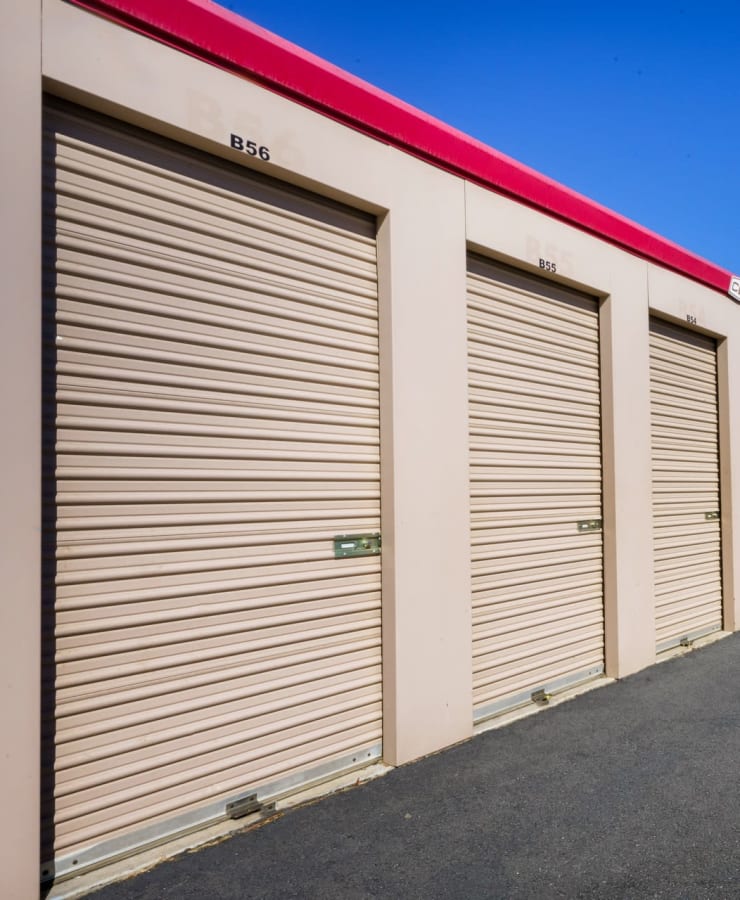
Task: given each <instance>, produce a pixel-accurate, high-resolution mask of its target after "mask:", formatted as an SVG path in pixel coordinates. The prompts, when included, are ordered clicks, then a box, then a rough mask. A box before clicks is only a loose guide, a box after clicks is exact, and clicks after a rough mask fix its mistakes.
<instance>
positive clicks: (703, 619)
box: [650, 319, 722, 650]
mask: <svg viewBox="0 0 740 900" xmlns="http://www.w3.org/2000/svg"><path fill="white" fill-rule="evenodd" d="M650 399H651V423H652V424H651V438H652V461H653V535H654V544H653V546H654V559H655V563H654V570H655V576H654V578H655V625H656V639H657V648H658V650H665V649H667V648H669V647H672V646H675V645H676V644H679V643H680V642H681V641H682V640H691V639H693V638H695V637H699V636H700V635H703V634H707V633H709V632H711V631H717V630H718V629H720V628H721V627H722V571H721V555H720V507H719V423H718V415H717V349H716V344H715V342H714V340H713V339H712V338H709V337H705V336H704V335H702V334H697V333H695V332H691V331H688V330H687V329H685V328H680V327H677V326H675V325H672V324H669V323H668V322H663V321H661V320H659V319H653V320H651V322H650Z"/></svg>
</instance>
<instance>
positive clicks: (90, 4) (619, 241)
mask: <svg viewBox="0 0 740 900" xmlns="http://www.w3.org/2000/svg"><path fill="white" fill-rule="evenodd" d="M69 2H71V3H74V4H75V5H77V6H81V7H84V8H85V9H88V10H90V11H91V12H95V13H98V14H99V15H103V16H105V17H106V18H109V19H112V20H113V21H115V22H118V23H120V24H121V25H124V26H126V27H128V28H131V29H134V30H136V31H138V32H140V33H142V34H144V35H147V36H148V37H151V38H153V39H155V40H158V41H160V42H162V43H166V44H168V45H169V46H171V47H174V48H176V49H178V50H182V51H184V52H186V53H188V54H190V55H192V56H196V57H197V58H199V59H201V60H204V61H206V62H208V63H210V64H212V65H217V66H219V67H220V68H224V69H228V70H229V71H232V72H235V73H237V74H239V75H241V76H244V77H247V78H249V79H251V80H254V81H257V82H259V83H261V84H263V85H265V86H266V87H269V88H270V89H271V90H274V91H276V92H277V93H280V94H283V95H284V96H288V97H290V98H291V99H293V100H296V101H297V102H299V103H301V104H303V105H305V106H308V107H310V108H311V109H315V110H317V111H319V112H321V113H323V114H324V115H327V116H330V117H331V118H333V119H335V120H337V121H339V122H342V123H344V124H346V125H349V126H351V127H352V128H355V129H357V130H360V131H362V132H364V133H366V134H369V135H371V136H373V137H376V138H378V139H380V140H383V141H385V142H386V143H389V144H393V145H394V146H396V147H399V148H401V149H403V150H405V151H406V152H408V153H411V154H413V155H414V156H417V157H419V158H420V159H423V160H425V161H428V162H431V163H433V164H434V165H436V166H438V167H440V168H442V169H445V170H447V171H448V172H452V173H453V174H455V175H459V176H460V177H462V178H465V179H467V180H469V181H473V182H475V183H477V184H480V185H482V186H484V187H487V188H492V189H493V190H495V191H497V192H499V193H502V194H505V195H507V196H509V197H512V198H514V199H516V200H519V201H522V202H524V203H526V204H527V205H529V206H531V207H533V208H535V209H539V210H543V211H545V212H547V213H548V214H549V215H551V216H555V217H556V218H558V219H561V220H563V221H565V222H568V223H570V224H572V225H576V226H577V227H578V228H581V229H582V230H584V231H587V232H589V233H591V234H594V235H596V236H598V237H600V238H602V239H604V240H607V241H609V242H611V243H613V244H616V245H618V246H620V247H623V248H625V249H627V250H629V251H631V252H633V253H635V254H637V255H638V256H641V257H644V258H645V259H649V260H653V261H655V262H658V263H660V264H661V265H664V266H666V267H668V268H670V269H673V270H675V271H677V272H681V273H682V274H684V275H687V276H689V277H690V278H693V279H694V280H696V281H699V282H701V283H703V284H706V285H709V286H710V287H713V288H716V289H717V290H720V291H722V292H723V293H726V292H727V291H728V290H729V286H730V280H731V277H732V276H731V273H730V272H729V271H728V270H726V269H723V268H722V267H720V266H717V265H715V264H713V263H711V262H709V261H708V260H705V259H703V258H702V257H700V256H697V255H695V254H693V253H691V252H689V251H688V250H684V249H683V248H682V247H680V246H679V245H678V244H674V243H673V242H672V241H669V240H667V239H666V238H663V237H661V236H660V235H658V234H656V233H655V232H652V231H649V230H648V229H646V228H643V227H642V226H640V225H638V224H636V223H635V222H632V221H631V220H630V219H627V218H625V217H624V216H620V215H619V214H618V213H615V212H613V211H612V210H610V209H607V208H606V207H605V206H601V205H600V204H598V203H595V202H594V201H593V200H589V199H588V198H587V197H584V196H583V195H582V194H578V193H576V192H575V191H572V190H570V189H569V188H566V187H564V186H563V185H561V184H558V183H557V182H556V181H553V180H552V179H550V178H547V177H545V176H544V175H540V174H539V173H538V172H535V171H534V170H533V169H530V168H528V167H527V166H524V165H522V164H521V163H518V162H516V161H515V160H513V159H511V158H510V157H508V156H505V155H504V154H502V153H499V152H498V151H496V150H493V149H491V148H490V147H487V146H486V145H485V144H483V143H481V142H480V141H476V140H474V139H473V138H471V137H468V136H467V135H465V134H463V133H462V132H460V131H457V130H456V129H454V128H451V127H450V126H448V125H445V124H444V123H443V122H440V121H439V120H438V119H435V118H433V117H432V116H429V115H427V114H426V113H423V112H421V111H419V110H417V109H415V108H414V107H412V106H410V105H408V104H406V103H404V102H403V101H401V100H398V99H397V98H395V97H393V96H391V95H390V94H387V93H385V92H384V91H381V90H379V89H378V88H375V87H373V86H372V85H370V84H368V83H367V82H364V81H362V80H361V79H359V78H355V77H354V76H353V75H350V74H349V73H347V72H344V71H343V70H342V69H339V68H337V67H336V66H333V65H332V64H331V63H328V62H326V61H324V60H322V59H320V58H319V57H317V56H315V55H314V54H312V53H309V52H308V51H306V50H302V49H301V48H300V47H297V46H296V45H295V44H291V43H290V42H289V41H286V40H283V39H282V38H280V37H278V36H276V35H274V34H272V33H271V32H269V31H266V30H265V29H263V28H260V27H259V26H258V25H255V24H254V23H252V22H248V21H247V20H245V19H242V18H241V17H240V16H237V15H235V14H234V13H231V12H229V11H228V10H226V9H222V8H221V7H219V6H216V5H215V4H214V3H211V2H209V0H179V2H178V3H172V0H69Z"/></svg>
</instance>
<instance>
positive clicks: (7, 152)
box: [0, 0, 41, 900]
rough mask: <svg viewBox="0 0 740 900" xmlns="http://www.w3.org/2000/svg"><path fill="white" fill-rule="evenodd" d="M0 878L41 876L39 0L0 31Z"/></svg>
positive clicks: (5, 884)
mask: <svg viewBox="0 0 740 900" xmlns="http://www.w3.org/2000/svg"><path fill="white" fill-rule="evenodd" d="M0 66H1V68H0V109H1V110H2V128H1V129H0V178H1V179H2V184H1V185H0V196H1V197H2V203H0V217H1V218H0V222H1V224H2V227H1V228H0V233H1V234H2V240H0V273H2V301H1V302H0V421H2V435H3V437H2V442H0V447H1V448H2V450H1V451H0V452H1V455H2V459H1V464H0V573H2V599H1V601H0V712H1V714H2V745H1V748H2V749H1V750H0V797H2V815H1V816H0V884H2V892H1V893H2V897H3V900H30V898H33V897H36V896H37V894H38V883H39V719H40V714H39V644H40V638H41V630H40V607H39V597H40V571H39V566H40V553H39V550H40V530H41V529H40V512H41V499H40V472H41V466H40V452H41V408H40V402H41V299H40V295H41V161H40V153H41V4H40V3H34V2H29V0H7V2H6V3H4V5H3V27H2V29H1V30H0Z"/></svg>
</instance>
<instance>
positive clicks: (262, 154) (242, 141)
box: [229, 132, 270, 162]
mask: <svg viewBox="0 0 740 900" xmlns="http://www.w3.org/2000/svg"><path fill="white" fill-rule="evenodd" d="M229 145H230V146H231V147H232V148H233V149H234V150H241V151H242V152H243V153H246V154H247V155H248V156H259V158H260V159H262V160H264V161H265V162H267V161H268V160H269V158H270V150H269V148H268V147H264V146H259V145H258V144H257V142H256V141H249V140H247V139H246V138H244V137H242V136H241V135H240V134H234V133H233V132H232V134H231V137H230V138H229Z"/></svg>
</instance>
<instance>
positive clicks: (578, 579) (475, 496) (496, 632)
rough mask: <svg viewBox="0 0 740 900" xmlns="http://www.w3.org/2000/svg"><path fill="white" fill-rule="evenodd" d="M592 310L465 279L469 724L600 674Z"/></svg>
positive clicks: (545, 292)
mask: <svg viewBox="0 0 740 900" xmlns="http://www.w3.org/2000/svg"><path fill="white" fill-rule="evenodd" d="M598 327H599V323H598V306H597V301H596V300H594V299H593V298H590V297H583V296H580V295H578V294H575V293H572V292H570V291H567V290H564V289H562V288H560V287H558V286H556V285H552V284H548V283H545V282H540V281H539V280H535V279H533V278H529V277H525V276H523V275H521V274H518V273H515V272H512V271H508V270H506V269H504V268H499V267H496V266H494V265H492V264H490V263H488V262H485V261H482V260H478V259H473V260H471V262H470V264H469V274H468V358H469V411H470V460H471V462H470V494H471V543H472V572H473V574H472V597H473V689H474V709H475V717H476V718H477V719H481V718H485V717H486V716H488V715H492V714H494V713H496V712H500V711H501V710H503V709H506V708H508V707H511V706H516V705H519V704H521V703H524V702H527V701H529V700H530V698H531V696H532V694H533V693H535V692H537V691H545V692H548V691H550V690H555V689H558V688H561V687H564V686H566V685H568V684H572V683H575V682H577V681H581V680H584V679H586V678H589V677H592V676H594V675H596V674H598V673H600V672H602V671H603V665H604V613H603V584H602V582H603V576H602V569H603V566H602V535H601V439H600V435H601V424H600V423H601V414H600V388H599V384H600V379H599V331H598Z"/></svg>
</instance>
